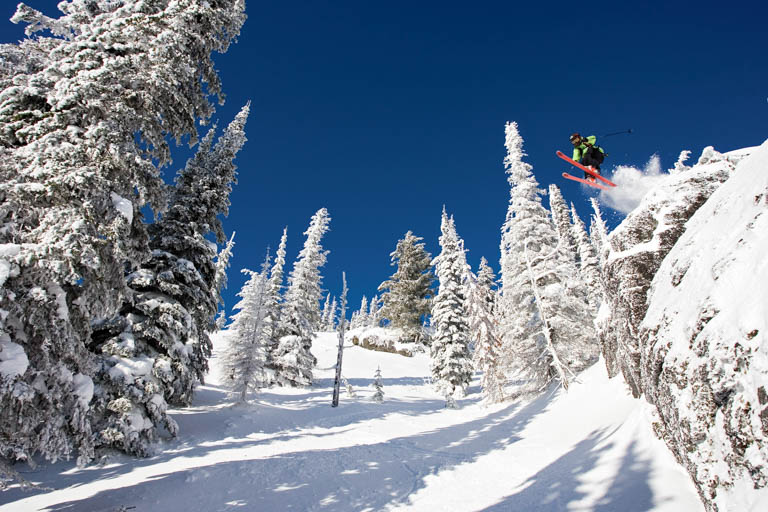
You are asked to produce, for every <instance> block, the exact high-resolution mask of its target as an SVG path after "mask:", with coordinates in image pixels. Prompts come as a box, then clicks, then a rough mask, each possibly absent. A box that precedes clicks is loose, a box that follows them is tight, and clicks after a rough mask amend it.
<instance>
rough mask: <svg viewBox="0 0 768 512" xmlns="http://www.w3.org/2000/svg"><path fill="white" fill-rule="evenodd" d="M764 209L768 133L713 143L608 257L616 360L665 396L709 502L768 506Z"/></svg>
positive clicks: (608, 347) (660, 407)
mask: <svg viewBox="0 0 768 512" xmlns="http://www.w3.org/2000/svg"><path fill="white" fill-rule="evenodd" d="M766 213H768V142H766V143H765V144H763V145H762V146H761V147H759V148H755V149H753V150H751V151H741V152H735V153H732V154H725V155H723V154H720V153H717V152H716V151H714V150H712V149H711V148H707V149H706V150H705V151H704V153H703V154H702V157H701V158H700V159H699V162H698V163H697V164H696V165H694V166H693V167H690V168H683V167H679V168H678V170H677V172H675V173H674V174H672V175H670V176H669V177H668V178H667V179H666V180H664V182H663V184H662V185H661V186H660V187H658V188H657V189H656V190H654V191H652V192H650V193H649V194H648V195H647V196H646V197H645V198H644V200H643V202H642V203H641V204H640V206H639V207H638V208H637V209H636V210H635V211H634V212H632V213H631V214H630V215H629V216H628V217H627V218H626V219H625V221H624V222H623V223H622V224H621V225H620V226H619V227H618V228H617V229H616V230H615V231H614V232H613V233H611V236H610V238H609V241H610V253H609V254H608V256H607V260H606V265H605V267H604V269H603V270H604V272H603V285H604V288H605V293H606V304H607V306H609V307H610V316H609V317H607V319H606V320H604V322H603V328H602V331H601V334H600V337H601V342H602V345H603V352H604V355H605V358H606V364H607V365H608V369H609V372H610V373H611V374H612V375H615V374H617V373H618V372H619V371H621V372H622V373H623V375H624V377H625V379H626V381H627V383H628V385H629V387H630V389H631V390H632V393H633V394H634V395H635V396H637V397H639V396H644V397H645V398H646V399H647V400H648V401H649V402H651V403H652V404H654V405H655V406H656V409H657V411H658V415H659V421H658V422H657V424H656V431H657V434H658V435H659V436H660V437H661V438H662V439H664V440H665V441H666V443H667V444H668V446H669V447H670V449H671V450H672V451H673V452H674V453H675V455H676V457H677V458H678V460H679V461H680V462H681V463H682V464H683V465H684V466H685V467H686V468H687V469H688V471H689V473H690V474H691V477H692V478H693V480H694V482H695V484H696V486H697V488H698V489H699V493H700V495H701V497H702V500H703V501H704V502H705V504H706V506H707V508H708V509H710V510H718V511H725V510H734V511H736V510H739V511H741V510H768V494H767V493H766V489H768V487H766V486H767V485H768V467H767V466H768V445H766V443H765V440H766V436H768V387H766V386H767V385H768V346H766V344H767V342H766V337H765V334H766V328H767V327H768V326H766V325H765V324H766V321H767V319H768V291H766V290H765V288H766V284H768V263H767V262H768V259H766V258H767V256H766V255H767V254H768V252H767V251H766V250H768V215H766ZM763 506H764V507H765V508H763Z"/></svg>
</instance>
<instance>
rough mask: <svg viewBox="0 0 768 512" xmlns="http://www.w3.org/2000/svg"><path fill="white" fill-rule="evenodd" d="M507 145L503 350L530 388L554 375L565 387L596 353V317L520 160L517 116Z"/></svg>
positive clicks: (535, 184) (510, 126)
mask: <svg viewBox="0 0 768 512" xmlns="http://www.w3.org/2000/svg"><path fill="white" fill-rule="evenodd" d="M505 145H506V147H507V156H506V158H505V159H504V165H505V167H506V172H507V174H508V175H509V177H508V180H509V184H510V186H511V190H510V202H509V208H508V210H507V219H506V222H505V223H504V226H503V227H502V241H501V255H502V257H501V276H502V290H501V293H502V300H501V315H502V322H503V329H502V333H501V334H502V339H503V341H504V350H505V352H506V357H507V358H508V361H509V364H510V365H511V367H512V368H513V369H514V370H517V371H518V372H519V373H520V374H521V375H522V376H524V377H527V379H528V385H527V388H528V389H529V390H540V389H542V388H543V387H544V386H546V385H547V384H548V383H549V382H550V381H551V380H552V379H553V378H557V379H558V380H559V381H560V383H561V385H563V386H564V387H567V386H568V382H569V380H570V378H571V375H572V374H573V372H575V371H578V370H580V369H583V368H585V367H586V366H588V365H589V364H591V363H593V362H594V360H595V359H596V357H597V345H596V343H595V340H594V337H595V333H594V329H593V327H592V320H593V317H592V314H591V313H590V310H589V305H588V303H587V301H586V293H585V290H584V287H583V284H582V285H579V282H578V281H577V280H574V279H573V276H576V275H577V274H578V271H577V270H576V268H575V266H574V265H573V264H572V263H571V262H569V261H568V259H567V258H563V257H562V253H561V251H560V248H559V246H558V236H557V232H556V230H555V227H554V225H553V224H552V222H551V219H550V216H549V213H548V212H547V210H546V209H545V208H544V207H543V206H542V205H541V197H540V196H541V194H542V193H543V191H542V190H541V189H539V188H538V182H537V181H536V178H535V177H534V176H533V174H532V172H531V170H532V166H531V165H530V164H528V163H526V162H524V161H523V157H524V156H525V153H524V151H523V139H522V137H521V136H520V134H519V132H518V128H517V123H507V125H506V141H505Z"/></svg>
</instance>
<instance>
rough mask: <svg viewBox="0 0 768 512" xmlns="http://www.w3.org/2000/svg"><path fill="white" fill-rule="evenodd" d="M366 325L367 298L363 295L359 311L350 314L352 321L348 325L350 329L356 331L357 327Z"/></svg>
mask: <svg viewBox="0 0 768 512" xmlns="http://www.w3.org/2000/svg"><path fill="white" fill-rule="evenodd" d="M367 325H368V297H366V296H365V295H363V298H362V300H361V301H360V309H358V310H357V311H355V312H354V313H352V319H351V320H350V323H349V328H350V329H357V328H358V327H366V326H367Z"/></svg>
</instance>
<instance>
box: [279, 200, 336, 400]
mask: <svg viewBox="0 0 768 512" xmlns="http://www.w3.org/2000/svg"><path fill="white" fill-rule="evenodd" d="M330 220H331V218H330V216H329V215H328V210H326V209H325V208H321V209H320V210H318V211H317V213H315V214H314V215H313V216H312V220H311V221H310V224H309V228H308V229H307V231H305V232H304V234H305V235H306V236H307V239H306V240H305V242H304V248H303V249H302V250H301V252H300V253H299V257H298V259H297V260H296V263H295V264H294V266H293V270H292V271H291V274H290V276H289V277H288V290H287V291H286V293H285V302H284V304H283V310H282V313H281V323H280V329H281V334H282V337H281V338H280V342H279V345H278V346H277V348H276V350H275V352H274V353H273V361H274V365H275V367H276V370H277V373H276V376H275V378H276V382H277V383H278V384H279V385H281V386H286V385H288V386H309V385H310V384H312V369H313V368H314V366H315V364H316V362H317V360H316V359H315V356H313V355H312V352H310V349H311V348H312V338H313V337H314V336H315V333H316V331H317V330H318V329H319V327H320V310H319V301H320V299H321V297H322V293H323V291H322V289H321V286H322V276H321V275H320V267H322V266H323V265H325V261H326V258H327V255H328V251H325V250H324V249H323V247H322V246H321V245H320V240H321V239H322V238H323V235H324V234H325V233H326V231H328V223H329V222H330Z"/></svg>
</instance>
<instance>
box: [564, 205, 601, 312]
mask: <svg viewBox="0 0 768 512" xmlns="http://www.w3.org/2000/svg"><path fill="white" fill-rule="evenodd" d="M571 219H572V220H573V226H572V233H573V239H574V240H575V241H576V247H577V249H578V254H579V258H578V263H579V265H578V266H579V272H580V274H581V279H582V281H583V282H584V284H585V285H586V287H587V291H588V300H589V304H590V306H592V308H593V309H594V310H595V311H597V310H598V308H599V307H600V303H601V301H602V295H603V289H602V285H601V284H600V272H601V268H600V259H599V258H598V256H597V251H596V250H595V246H594V245H593V244H592V241H591V240H590V239H589V235H587V230H586V228H585V227H584V222H582V220H581V218H580V217H579V214H578V212H577V211H576V207H575V206H574V205H573V204H571Z"/></svg>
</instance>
